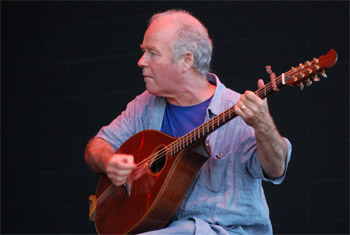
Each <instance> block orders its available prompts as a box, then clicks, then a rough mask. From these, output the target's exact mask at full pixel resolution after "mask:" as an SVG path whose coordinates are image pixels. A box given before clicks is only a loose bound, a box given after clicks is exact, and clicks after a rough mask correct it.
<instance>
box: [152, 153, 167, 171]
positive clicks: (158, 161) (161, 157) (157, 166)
mask: <svg viewBox="0 0 350 235" xmlns="http://www.w3.org/2000/svg"><path fill="white" fill-rule="evenodd" d="M154 154H155V155H156V156H155V158H154V160H153V161H152V163H151V165H150V169H151V171H152V172H153V173H158V172H160V171H161V170H162V169H163V167H164V165H165V161H166V152H165V148H164V146H159V147H157V148H156V149H155V151H154Z"/></svg>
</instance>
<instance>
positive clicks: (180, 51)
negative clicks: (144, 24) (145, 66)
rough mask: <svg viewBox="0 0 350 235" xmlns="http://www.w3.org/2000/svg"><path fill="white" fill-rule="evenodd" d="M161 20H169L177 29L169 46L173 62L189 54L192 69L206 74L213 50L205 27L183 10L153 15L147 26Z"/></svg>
mask: <svg viewBox="0 0 350 235" xmlns="http://www.w3.org/2000/svg"><path fill="white" fill-rule="evenodd" d="M162 18H163V19H164V18H167V19H168V20H171V21H172V22H173V23H174V25H175V27H176V28H177V30H176V36H175V37H176V38H175V41H174V42H173V43H172V44H171V45H170V48H171V51H172V53H173V56H174V62H177V61H178V60H179V59H180V57H181V56H184V55H185V54H186V53H188V52H191V53H192V54H193V55H194V61H193V68H194V69H195V70H196V71H197V72H199V73H201V74H206V73H207V72H208V71H209V69H210V61H211V55H212V50H213V46H212V41H211V39H210V38H209V35H208V31H207V29H206V27H205V26H204V25H203V24H202V23H201V22H200V21H199V20H198V19H197V18H195V17H193V16H192V15H191V14H190V13H189V12H187V11H184V10H168V11H166V12H162V13H157V14H154V15H153V16H152V17H151V19H150V21H149V26H150V25H151V24H152V23H153V22H155V21H157V20H160V19H162Z"/></svg>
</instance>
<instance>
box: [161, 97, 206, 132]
mask: <svg viewBox="0 0 350 235" xmlns="http://www.w3.org/2000/svg"><path fill="white" fill-rule="evenodd" d="M211 98H212V97H210V98H209V99H207V100H205V101H203V102H202V103H200V104H196V105H192V106H178V105H174V104H170V103H169V102H167V106H166V108H165V113H164V119H163V123H162V129H161V131H162V132H164V133H166V134H168V135H170V136H173V137H181V136H184V135H186V134H187V133H189V132H190V131H192V130H193V129H195V128H197V127H198V126H200V125H202V124H203V123H204V120H205V117H206V111H207V108H208V105H209V103H210V100H211Z"/></svg>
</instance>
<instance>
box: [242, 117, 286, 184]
mask: <svg viewBox="0 0 350 235" xmlns="http://www.w3.org/2000/svg"><path fill="white" fill-rule="evenodd" d="M241 128H242V129H241V132H240V136H239V139H240V143H239V146H240V147H239V149H240V151H239V152H240V154H241V158H242V159H241V161H242V162H243V163H244V165H245V168H246V170H247V171H248V174H249V175H251V176H252V177H254V178H258V179H261V180H264V181H268V182H271V183H273V184H281V183H282V182H283V180H284V178H285V176H286V173H287V168H288V164H289V161H290V158H291V153H292V145H291V143H290V141H289V140H288V139H287V138H284V137H283V138H284V140H285V141H286V142H287V145H288V154H287V158H286V167H285V169H284V172H283V175H282V176H281V177H278V178H273V177H266V175H265V174H264V172H263V169H262V166H261V164H260V161H259V158H258V154H257V145H256V139H255V132H254V129H253V128H252V127H250V126H248V125H246V124H245V123H244V124H243V125H242V126H241Z"/></svg>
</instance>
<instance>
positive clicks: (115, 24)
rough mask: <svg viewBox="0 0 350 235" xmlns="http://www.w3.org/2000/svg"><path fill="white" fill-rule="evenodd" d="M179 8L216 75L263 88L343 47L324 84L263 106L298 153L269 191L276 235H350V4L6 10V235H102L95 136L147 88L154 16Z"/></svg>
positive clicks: (239, 85) (31, 6) (9, 5)
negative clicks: (95, 213) (144, 69)
mask: <svg viewBox="0 0 350 235" xmlns="http://www.w3.org/2000/svg"><path fill="white" fill-rule="evenodd" d="M169 8H184V9H187V10H189V11H190V12H192V13H193V14H194V15H195V16H197V17H198V18H199V19H201V20H202V21H203V23H204V24H205V25H206V26H207V27H208V30H209V33H210V35H211V37H212V39H213V42H214V46H215V48H214V56H213V66H212V70H213V71H214V72H215V73H217V75H218V76H219V77H220V79H221V81H222V82H223V83H224V84H226V85H227V86H228V87H230V88H232V89H234V90H236V91H238V92H244V91H245V90H246V89H251V90H255V89H256V81H257V79H258V78H264V80H265V82H268V81H269V76H268V75H267V74H266V72H265V65H271V66H272V69H273V71H274V72H275V73H276V74H277V76H278V75H280V74H281V73H283V72H286V71H288V70H289V69H290V67H291V66H297V65H298V64H299V63H300V62H302V63H303V62H305V61H306V60H311V59H313V58H314V57H319V56H321V55H322V54H325V53H327V52H328V51H329V50H330V49H331V48H333V49H335V50H336V51H337V52H338V55H339V57H338V61H337V63H336V64H335V66H334V67H333V68H331V69H329V70H328V71H327V74H328V78H326V79H322V80H321V82H319V83H316V84H315V83H314V84H313V85H312V86H311V87H310V88H307V89H305V90H304V91H303V92H300V91H299V89H298V88H297V87H287V88H284V89H283V90H281V91H280V92H279V93H278V94H275V95H273V96H272V97H271V98H269V104H270V109H271V113H272V115H273V117H274V119H275V122H276V124H277V125H278V127H279V130H280V132H281V134H282V135H284V136H286V137H288V138H289V139H290V141H291V142H292V144H293V153H292V160H291V162H290V166H289V169H288V174H287V177H286V179H285V181H284V183H283V184H282V185H280V186H274V185H271V184H264V188H265V191H266V196H267V200H268V203H269V206H270V209H271V219H272V222H273V225H274V232H275V233H289V234H291V233H349V160H348V159H349V3H348V2H336V1H329V2H315V1H312V2H299V1H298V2H207V1H206V2H80V1H78V2H1V233H95V230H94V225H93V223H91V222H90V221H89V220H88V212H89V210H88V206H89V203H88V196H89V195H90V194H93V193H94V192H95V187H96V184H97V181H98V175H96V174H94V173H92V172H91V171H90V170H89V168H88V167H87V166H86V165H85V162H84V160H83V153H84V148H85V145H86V143H87V141H88V140H89V139H90V138H91V137H93V135H94V134H95V133H96V132H97V131H98V130H99V128H100V127H101V126H103V125H106V124H108V123H109V122H110V121H111V120H112V119H114V118H115V117H116V116H117V115H118V114H119V113H120V112H121V111H122V110H123V109H124V108H125V106H126V104H127V102H128V101H130V100H131V99H132V98H134V97H135V96H136V95H137V94H139V93H140V92H142V91H143V90H144V82H143V77H142V75H141V69H139V68H138V67H137V64H136V63H137V61H138V59H139V57H140V55H141V51H140V49H139V44H140V43H141V42H142V39H143V34H144V31H145V30H146V21H147V20H148V18H149V17H150V16H151V15H152V14H153V13H155V12H157V11H162V10H166V9H169Z"/></svg>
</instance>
